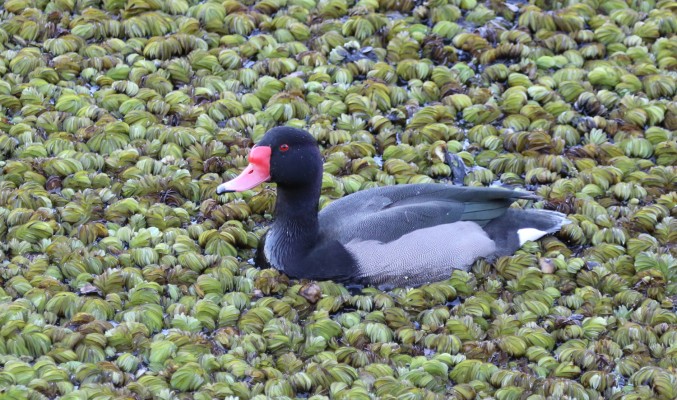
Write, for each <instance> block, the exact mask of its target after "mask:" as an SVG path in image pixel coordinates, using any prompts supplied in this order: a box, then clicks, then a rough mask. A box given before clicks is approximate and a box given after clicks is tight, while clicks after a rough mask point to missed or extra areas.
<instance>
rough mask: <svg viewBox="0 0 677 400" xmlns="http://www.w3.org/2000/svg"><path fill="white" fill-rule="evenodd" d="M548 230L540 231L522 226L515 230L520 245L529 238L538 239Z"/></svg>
mask: <svg viewBox="0 0 677 400" xmlns="http://www.w3.org/2000/svg"><path fill="white" fill-rule="evenodd" d="M547 234H548V232H545V231H541V230H538V229H534V228H522V229H518V230H517V236H518V237H519V241H520V246H522V245H523V244H524V243H526V242H528V241H529V240H532V241H533V240H538V239H540V238H541V237H543V236H545V235H547Z"/></svg>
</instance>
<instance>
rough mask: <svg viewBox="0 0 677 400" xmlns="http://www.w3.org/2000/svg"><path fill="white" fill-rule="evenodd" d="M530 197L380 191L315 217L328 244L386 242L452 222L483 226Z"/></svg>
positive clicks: (485, 191) (460, 189) (476, 191)
mask: <svg viewBox="0 0 677 400" xmlns="http://www.w3.org/2000/svg"><path fill="white" fill-rule="evenodd" d="M534 198H535V196H533V195H532V194H530V193H524V192H516V191H512V190H506V189H499V188H474V187H465V186H451V185H443V184H413V185H397V186H385V187H379V188H374V189H369V190H364V191H360V192H356V193H354V194H351V195H348V196H346V197H343V198H341V199H338V200H336V201H334V202H332V203H331V204H329V205H328V206H326V207H325V208H324V209H323V210H322V211H320V213H319V223H320V231H321V233H322V234H323V236H324V237H326V238H327V239H334V240H338V241H339V242H341V243H347V242H350V241H351V240H356V239H361V240H378V241H381V242H390V241H392V240H395V239H397V238H399V237H401V236H402V235H404V234H407V233H410V232H413V231H416V230H419V229H423V228H428V227H433V226H437V225H442V224H448V223H452V222H457V221H473V222H475V223H477V224H478V225H480V226H485V225H487V223H489V222H490V221H491V220H494V219H496V218H498V217H500V216H502V215H503V214H504V213H505V211H506V210H507V208H508V207H509V206H510V204H512V203H513V202H514V201H515V200H517V199H534Z"/></svg>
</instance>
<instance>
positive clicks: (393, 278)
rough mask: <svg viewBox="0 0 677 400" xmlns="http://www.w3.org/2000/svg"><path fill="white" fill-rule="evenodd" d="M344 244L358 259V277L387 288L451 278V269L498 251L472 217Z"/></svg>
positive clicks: (459, 267)
mask: <svg viewBox="0 0 677 400" xmlns="http://www.w3.org/2000/svg"><path fill="white" fill-rule="evenodd" d="M344 246H345V248H346V250H347V251H348V252H349V253H350V254H351V256H352V257H353V258H354V259H355V261H356V264H357V265H356V278H357V279H358V280H360V281H362V282H364V283H366V284H371V285H376V286H381V287H384V288H389V287H395V286H418V285H421V284H424V283H427V282H432V281H439V280H443V279H448V278H449V276H450V275H451V271H452V269H467V268H468V267H469V266H470V265H471V264H472V263H473V262H474V261H475V260H476V259H478V258H480V257H488V256H490V255H492V254H493V253H494V252H495V251H496V245H495V243H494V241H493V240H491V239H490V238H489V237H488V236H487V234H486V232H484V230H483V229H482V227H480V226H479V225H478V224H476V223H474V222H470V221H459V222H454V223H450V224H443V225H437V226H432V227H429V228H423V229H418V230H415V231H413V232H410V233H407V234H405V235H403V236H401V237H399V238H398V239H396V240H393V241H391V242H387V243H384V242H380V241H376V240H352V241H350V242H349V243H346V244H345V245H344Z"/></svg>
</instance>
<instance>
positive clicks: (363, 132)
mask: <svg viewBox="0 0 677 400" xmlns="http://www.w3.org/2000/svg"><path fill="white" fill-rule="evenodd" d="M676 33H677V2H675V1H669V0H660V1H655V0H643V1H639V0H627V1H624V0H584V1H580V2H578V1H546V0H536V1H532V2H529V3H526V2H522V1H498V0H487V1H477V0H428V1H425V0H416V1H414V0H360V1H355V0H318V1H315V0H261V1H255V0H244V1H236V0H225V1H223V2H221V1H218V0H217V1H213V0H207V1H197V0H128V1H125V0H102V1H100V0H55V1H47V0H5V1H2V0H0V239H1V241H0V366H1V370H0V400H5V399H24V398H28V399H53V398H61V399H97V400H98V399H200V400H202V399H225V398H242V399H264V398H278V399H284V398H313V399H327V398H331V399H367V398H374V399H376V398H380V399H482V398H490V397H491V398H495V399H498V400H509V399H515V400H517V399H529V400H537V399H590V400H593V399H627V400H630V399H661V400H671V399H675V398H677V314H676V313H675V306H676V304H677V297H675V296H676V295H677V261H676V258H675V257H676V256H677V254H676V253H677V246H675V243H677V220H676V219H675V214H676V213H677V207H676V204H677V194H676V186H677V175H676V171H675V164H676V163H677V143H676V139H675V134H676V132H677V101H676V100H677V98H676V97H675V96H676V92H677V90H676V79H677V35H676ZM283 124H288V125H292V126H296V127H302V128H305V129H307V130H308V131H309V132H311V134H312V135H313V136H315V137H316V138H317V140H318V143H320V145H321V146H322V149H323V154H324V156H325V160H326V163H325V175H324V179H323V195H322V199H321V204H322V205H326V204H327V202H329V201H331V200H332V199H336V198H339V197H341V196H344V195H347V194H350V193H353V192H355V191H358V190H362V189H366V188H370V187H374V186H377V185H392V184H400V183H413V182H436V181H437V182H440V181H448V180H449V174H450V168H449V166H447V165H446V164H445V163H444V155H445V152H446V151H450V152H452V153H457V154H458V155H459V156H460V157H461V158H462V159H463V161H464V162H465V164H466V166H467V167H468V168H469V169H470V171H469V173H468V174H467V175H466V177H465V184H466V185H490V184H492V183H501V184H507V185H512V186H517V187H522V188H526V189H528V190H532V191H534V192H535V193H537V194H539V195H540V196H542V198H543V200H542V201H538V202H535V203H533V204H527V203H526V202H524V201H522V202H519V203H517V204H515V206H516V207H538V208H546V209H552V210H559V211H562V212H565V213H567V214H568V215H569V219H570V220H571V223H570V224H569V225H566V226H565V227H564V229H562V231H561V232H560V233H558V234H557V235H555V236H551V237H547V238H544V239H542V240H540V241H538V242H529V243H528V244H526V245H525V246H524V247H523V248H522V249H521V250H520V251H518V252H517V253H516V254H515V255H514V256H512V257H503V258H500V259H498V260H497V261H496V262H494V263H488V262H486V261H478V262H476V263H475V265H473V267H472V269H471V270H470V271H469V272H462V271H456V272H454V273H453V275H452V276H451V279H450V280H448V281H445V282H436V283H431V284H430V285H426V286H424V287H420V288H416V289H413V290H411V289H409V290H408V289H396V290H393V291H390V292H382V291H379V290H377V289H374V288H366V289H364V290H362V291H360V290H352V289H351V290H348V289H346V288H345V287H344V286H342V285H337V284H334V283H332V282H305V281H295V280H290V279H288V278H287V277H286V276H284V275H281V274H280V273H278V272H277V271H274V270H259V269H257V268H255V267H254V266H253V265H252V263H251V261H248V260H250V259H251V258H252V257H253V255H254V253H255V249H256V246H257V243H258V240H259V237H260V236H261V235H262V233H263V232H264V231H265V228H266V227H267V226H268V224H269V223H270V219H271V213H272V208H273V205H274V199H275V191H274V188H273V185H264V186H261V187H259V188H256V189H255V190H251V191H247V192H244V193H238V194H228V195H222V196H217V195H216V194H215V189H216V186H217V185H218V184H219V183H221V182H222V181H224V180H227V179H230V178H232V177H234V176H236V175H237V174H238V173H239V171H241V170H242V168H243V167H244V166H245V165H246V155H247V152H248V149H249V148H250V147H251V145H252V144H253V143H254V142H256V141H257V140H258V139H259V138H260V137H261V136H262V135H263V134H264V133H265V132H266V131H267V130H268V129H270V128H272V127H274V126H278V125H283ZM450 240H453V238H451V239H450Z"/></svg>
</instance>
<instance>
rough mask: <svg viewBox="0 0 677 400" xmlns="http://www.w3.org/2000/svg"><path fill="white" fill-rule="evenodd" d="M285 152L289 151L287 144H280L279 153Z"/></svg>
mask: <svg viewBox="0 0 677 400" xmlns="http://www.w3.org/2000/svg"><path fill="white" fill-rule="evenodd" d="M287 150H289V145H288V144H281V145H280V151H281V152H285V151H287Z"/></svg>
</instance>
